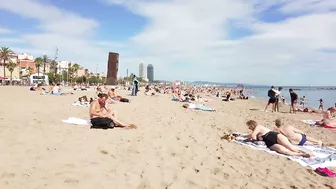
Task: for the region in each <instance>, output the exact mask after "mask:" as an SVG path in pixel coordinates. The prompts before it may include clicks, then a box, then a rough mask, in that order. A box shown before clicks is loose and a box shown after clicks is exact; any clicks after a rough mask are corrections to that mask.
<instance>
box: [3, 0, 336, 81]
mask: <svg viewBox="0 0 336 189" xmlns="http://www.w3.org/2000/svg"><path fill="white" fill-rule="evenodd" d="M265 2H266V3H265ZM335 10H336V1H335V0H269V1H264V0H208V1H207V4H204V1H202V0H57V1H53V0H10V1H6V0H0V46H8V47H11V48H12V49H13V50H15V52H17V53H24V52H27V53H31V54H33V55H34V56H41V55H44V54H47V55H49V56H50V57H54V54H55V52H54V51H55V48H56V47H58V48H59V59H61V60H69V61H72V62H76V63H79V64H80V65H82V66H84V67H86V68H88V69H90V70H91V71H93V72H94V71H95V70H96V65H97V64H99V71H100V72H106V67H107V65H106V64H107V55H108V52H109V51H114V52H118V53H119V54H120V64H119V65H120V68H119V70H120V73H119V75H120V76H125V74H126V69H129V72H133V73H136V74H138V66H139V63H140V62H144V63H145V64H153V65H154V69H155V79H162V80H175V79H179V80H189V81H193V80H208V81H218V82H239V83H251V84H269V85H334V81H335V80H336V76H335V74H332V73H335V71H336V66H335V61H336V36H335V33H336V13H335V12H334V11H335ZM312 73H314V74H312ZM312 78H313V79H312Z"/></svg>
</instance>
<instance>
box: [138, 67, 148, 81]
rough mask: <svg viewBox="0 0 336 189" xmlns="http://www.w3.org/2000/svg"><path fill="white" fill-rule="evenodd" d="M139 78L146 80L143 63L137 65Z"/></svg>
mask: <svg viewBox="0 0 336 189" xmlns="http://www.w3.org/2000/svg"><path fill="white" fill-rule="evenodd" d="M139 77H140V78H142V79H144V80H147V65H146V64H144V63H141V64H140V65H139Z"/></svg>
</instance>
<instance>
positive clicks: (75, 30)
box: [0, 0, 107, 69]
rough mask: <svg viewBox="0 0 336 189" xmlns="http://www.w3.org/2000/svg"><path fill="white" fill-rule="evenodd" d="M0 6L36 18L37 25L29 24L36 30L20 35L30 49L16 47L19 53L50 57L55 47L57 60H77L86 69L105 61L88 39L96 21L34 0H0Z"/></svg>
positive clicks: (101, 51)
mask: <svg viewBox="0 0 336 189" xmlns="http://www.w3.org/2000/svg"><path fill="white" fill-rule="evenodd" d="M1 9H4V10H7V11H10V12H13V13H16V14H18V15H20V16H22V17H24V18H25V19H33V20H36V21H38V25H37V26H35V25H32V27H36V29H37V32H36V33H24V34H22V35H21V36H20V39H22V40H24V41H27V43H28V44H30V45H31V46H32V47H33V48H32V49H26V48H24V49H22V48H16V49H18V50H19V52H22V50H27V51H26V52H28V53H32V54H34V53H36V54H34V55H35V56H41V55H42V54H47V55H49V56H50V57H54V54H55V49H56V47H58V49H59V58H60V59H67V60H72V61H74V62H78V63H80V64H82V65H83V66H85V67H88V68H89V69H94V68H95V65H96V64H97V63H100V64H104V63H106V59H107V52H106V51H105V50H104V49H102V48H100V47H98V46H96V45H95V44H94V43H93V42H92V39H91V37H92V36H93V34H94V32H95V29H96V28H97V27H99V23H98V22H97V21H96V20H94V19H90V18H84V17H82V16H80V15H78V14H75V13H72V12H69V11H66V10H63V9H60V8H58V7H56V6H54V5H51V4H48V3H43V2H41V1H38V0H11V1H1V3H0V10H1ZM34 48H35V49H34Z"/></svg>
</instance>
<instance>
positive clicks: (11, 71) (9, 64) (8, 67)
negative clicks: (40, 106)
mask: <svg viewBox="0 0 336 189" xmlns="http://www.w3.org/2000/svg"><path fill="white" fill-rule="evenodd" d="M16 66H17V65H16V64H15V63H14V62H12V61H11V60H10V61H9V63H8V64H7V65H6V68H7V69H8V71H9V72H10V83H11V84H12V79H13V71H14V69H15V68H16Z"/></svg>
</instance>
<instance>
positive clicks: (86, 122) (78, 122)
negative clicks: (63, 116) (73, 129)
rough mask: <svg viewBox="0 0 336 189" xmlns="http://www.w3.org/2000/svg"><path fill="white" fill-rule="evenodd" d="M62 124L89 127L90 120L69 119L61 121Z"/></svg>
mask: <svg viewBox="0 0 336 189" xmlns="http://www.w3.org/2000/svg"><path fill="white" fill-rule="evenodd" d="M62 122H63V123H69V124H74V125H91V121H90V120H85V119H81V118H75V117H69V118H68V119H67V120H62Z"/></svg>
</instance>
